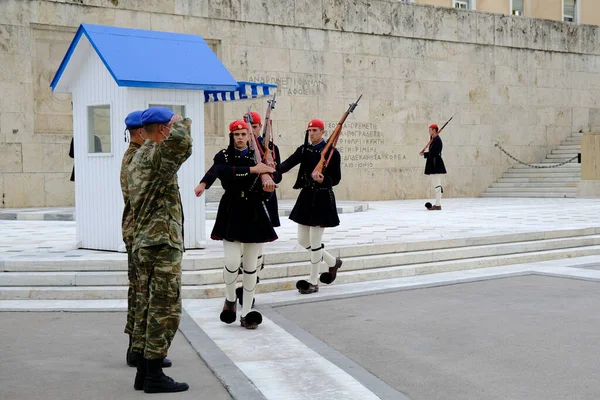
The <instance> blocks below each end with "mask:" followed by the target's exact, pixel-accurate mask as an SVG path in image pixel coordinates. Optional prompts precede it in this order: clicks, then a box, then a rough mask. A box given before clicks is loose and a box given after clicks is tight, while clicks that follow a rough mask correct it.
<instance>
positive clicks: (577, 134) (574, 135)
mask: <svg viewBox="0 0 600 400" xmlns="http://www.w3.org/2000/svg"><path fill="white" fill-rule="evenodd" d="M582 136H583V132H573V133H571V136H569V137H572V138H581V137H582Z"/></svg>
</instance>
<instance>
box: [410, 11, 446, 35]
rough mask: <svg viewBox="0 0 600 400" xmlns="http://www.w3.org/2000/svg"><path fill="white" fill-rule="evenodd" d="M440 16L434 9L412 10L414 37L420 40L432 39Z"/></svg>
mask: <svg viewBox="0 0 600 400" xmlns="http://www.w3.org/2000/svg"><path fill="white" fill-rule="evenodd" d="M441 16H442V14H441V13H440V12H439V11H438V9H437V8H434V7H415V8H414V18H413V21H414V37H415V38H421V39H434V38H435V35H436V32H435V31H436V29H437V25H438V24H439V23H440V21H441Z"/></svg>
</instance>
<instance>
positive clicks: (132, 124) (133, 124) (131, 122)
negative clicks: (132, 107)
mask: <svg viewBox="0 0 600 400" xmlns="http://www.w3.org/2000/svg"><path fill="white" fill-rule="evenodd" d="M142 114H143V111H134V112H132V113H129V115H128V116H127V117H126V118H125V126H126V127H127V129H130V130H131V129H137V128H141V127H142V125H143V124H142Z"/></svg>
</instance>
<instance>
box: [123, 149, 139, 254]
mask: <svg viewBox="0 0 600 400" xmlns="http://www.w3.org/2000/svg"><path fill="white" fill-rule="evenodd" d="M140 147H142V146H141V145H139V144H137V143H134V142H131V143H129V147H128V148H127V151H125V154H124V155H123V161H122V162H121V192H123V203H125V208H123V218H122V219H121V229H122V232H123V241H124V242H125V245H127V247H128V248H131V243H132V242H133V212H132V211H131V203H130V201H129V189H128V185H127V167H129V164H130V163H131V159H132V158H133V155H134V154H135V152H136V151H138V149H139V148H140Z"/></svg>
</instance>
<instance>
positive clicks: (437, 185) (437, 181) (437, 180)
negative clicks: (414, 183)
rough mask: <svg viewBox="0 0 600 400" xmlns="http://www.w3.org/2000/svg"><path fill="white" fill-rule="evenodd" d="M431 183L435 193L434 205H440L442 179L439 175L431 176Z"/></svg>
mask: <svg viewBox="0 0 600 400" xmlns="http://www.w3.org/2000/svg"><path fill="white" fill-rule="evenodd" d="M431 183H432V185H433V190H434V191H435V205H436V206H441V205H442V177H441V176H440V174H434V175H431Z"/></svg>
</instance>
